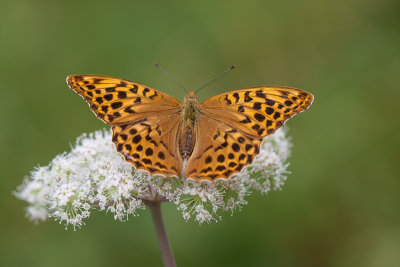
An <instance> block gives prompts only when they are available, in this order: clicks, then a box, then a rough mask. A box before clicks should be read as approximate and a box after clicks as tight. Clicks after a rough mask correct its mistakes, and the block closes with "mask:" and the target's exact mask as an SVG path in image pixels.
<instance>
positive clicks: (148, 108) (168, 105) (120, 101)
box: [67, 75, 182, 125]
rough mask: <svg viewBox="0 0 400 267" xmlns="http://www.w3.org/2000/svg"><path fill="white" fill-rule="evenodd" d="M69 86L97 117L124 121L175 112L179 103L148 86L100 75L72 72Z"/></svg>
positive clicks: (108, 120) (120, 122) (68, 79)
mask: <svg viewBox="0 0 400 267" xmlns="http://www.w3.org/2000/svg"><path fill="white" fill-rule="evenodd" d="M67 83H68V85H69V87H70V88H71V89H73V90H74V91H75V92H77V93H78V94H79V95H81V96H82V97H83V98H84V99H85V100H86V101H87V102H88V103H89V106H90V108H91V110H92V111H93V112H94V113H95V114H96V116H97V117H98V118H100V119H101V120H103V121H104V122H106V123H108V124H110V125H123V124H126V123H129V122H135V121H138V120H140V119H142V118H146V117H149V116H156V115H158V114H160V113H169V114H172V113H175V112H177V110H178V109H179V108H180V107H181V106H182V104H181V103H180V102H179V101H177V100H176V99H175V98H173V97H172V96H169V95H167V94H164V93H162V92H160V91H158V90H155V89H153V88H150V87H148V86H145V85H142V84H139V83H134V82H130V81H127V80H123V79H120V78H115V77H110V76H102V75H71V76H68V78H67Z"/></svg>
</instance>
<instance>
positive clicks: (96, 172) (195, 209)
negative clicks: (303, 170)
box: [15, 129, 291, 228]
mask: <svg viewBox="0 0 400 267" xmlns="http://www.w3.org/2000/svg"><path fill="white" fill-rule="evenodd" d="M290 147H291V143H290V140H289V138H288V137H287V136H286V130H285V129H280V130H278V131H276V132H275V134H273V135H271V136H268V137H266V138H265V139H264V142H263V143H262V144H261V149H260V154H259V155H258V156H257V157H256V158H255V159H254V161H253V163H252V164H251V165H249V166H247V167H245V168H244V169H243V170H242V172H241V173H240V174H237V175H235V176H233V177H232V178H231V179H229V180H217V181H216V182H214V183H209V182H207V183H204V182H195V181H192V180H183V179H177V178H163V177H160V176H157V175H156V176H150V175H149V174H148V173H147V172H144V171H136V170H135V168H134V167H133V165H132V164H130V163H128V162H126V161H125V160H124V159H123V157H122V156H121V155H120V154H119V153H118V152H117V151H116V149H115V145H114V144H113V143H112V141H111V131H109V130H103V131H97V132H94V133H91V134H88V135H87V134H83V135H82V136H80V137H79V138H78V139H77V141H76V144H75V146H74V147H73V148H72V151H71V152H69V153H63V154H60V155H58V156H56V157H55V158H54V159H53V160H52V161H51V162H50V164H49V165H48V166H45V167H38V168H36V169H35V170H34V171H32V172H31V174H30V176H29V177H27V178H25V181H24V183H23V184H22V185H21V186H19V188H18V191H17V192H16V193H15V194H16V196H17V197H18V198H20V199H22V200H25V201H26V202H28V204H29V206H28V208H27V216H28V217H29V218H30V219H31V220H33V221H35V222H37V221H42V220H45V219H46V218H47V217H54V218H55V219H56V220H58V221H60V223H61V222H65V223H66V225H67V226H68V225H69V224H71V225H73V227H74V228H75V227H76V226H78V227H80V226H81V225H83V224H84V219H86V218H87V217H89V216H90V213H91V211H92V210H93V209H99V210H106V211H107V212H111V213H113V215H114V219H116V220H117V219H118V220H120V221H124V220H126V219H128V217H129V216H130V215H133V216H136V215H137V211H138V210H139V209H143V208H144V206H145V204H146V203H148V202H149V201H169V202H171V203H174V204H175V205H176V206H177V209H178V210H179V211H181V212H182V216H183V218H184V219H185V220H188V219H190V218H194V220H196V221H198V222H199V223H200V224H201V223H204V222H210V221H217V220H220V216H221V215H220V214H221V212H222V211H230V212H231V213H233V212H234V211H235V210H238V209H240V208H241V207H242V206H243V205H245V204H247V201H246V200H245V199H246V197H247V196H248V195H250V194H251V193H252V192H254V191H259V192H261V193H263V194H267V193H268V192H270V191H271V190H279V189H280V188H281V187H282V185H283V184H284V181H285V180H286V175H287V174H288V171H287V167H288V163H286V160H287V158H288V156H289V155H290Z"/></svg>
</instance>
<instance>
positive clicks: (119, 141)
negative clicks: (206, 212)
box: [112, 114, 182, 177]
mask: <svg viewBox="0 0 400 267" xmlns="http://www.w3.org/2000/svg"><path fill="white" fill-rule="evenodd" d="M180 118H181V116H180V115H179V114H172V115H159V116H157V117H156V116H153V117H150V118H145V119H142V120H139V121H136V122H134V123H129V124H125V125H116V126H113V139H112V140H113V142H114V143H115V145H116V147H117V150H118V151H119V152H120V153H121V154H122V155H123V156H124V157H125V159H126V160H127V161H129V162H131V163H133V164H134V165H135V167H136V169H144V170H146V171H148V172H149V173H150V174H151V175H154V174H162V175H165V176H167V177H171V176H178V177H181V175H182V156H181V155H180V153H179V151H178V147H179V145H178V140H177V137H178V131H179V129H180V127H181V119H180Z"/></svg>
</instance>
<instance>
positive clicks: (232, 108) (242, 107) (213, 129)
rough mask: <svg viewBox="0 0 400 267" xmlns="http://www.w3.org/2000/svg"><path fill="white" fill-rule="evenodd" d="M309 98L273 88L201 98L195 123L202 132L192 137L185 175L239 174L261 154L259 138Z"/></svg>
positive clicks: (296, 91) (304, 105) (210, 177)
mask: <svg viewBox="0 0 400 267" xmlns="http://www.w3.org/2000/svg"><path fill="white" fill-rule="evenodd" d="M312 101H313V96H312V94H310V93H308V92H306V91H303V90H300V89H295V88H287V87H277V86H273V87H272V86H264V87H255V88H250V89H241V90H236V91H232V92H228V93H223V94H220V95H217V96H214V97H211V98H209V99H207V100H205V101H204V102H203V103H201V104H200V106H199V113H200V114H199V116H198V118H197V121H196V124H197V126H196V127H197V128H196V130H197V132H200V133H201V134H198V135H197V136H196V138H197V140H196V145H195V148H194V151H193V153H192V155H191V157H190V158H189V160H188V163H187V166H186V169H185V177H190V178H193V179H195V180H196V179H208V180H214V179H218V178H229V177H230V176H231V175H232V174H234V173H237V172H240V171H241V170H242V169H243V167H244V166H246V165H248V164H251V163H252V161H253V159H254V157H255V156H256V155H257V154H258V153H259V149H260V144H261V142H262V138H263V137H265V136H267V135H269V134H272V133H273V132H274V131H275V130H277V129H278V128H280V127H282V126H283V124H284V123H285V122H286V120H288V119H289V118H291V117H292V116H293V115H296V114H298V113H300V112H301V111H303V110H306V109H307V108H308V107H309V106H310V105H311V103H312ZM204 132H206V133H207V134H203V133H204ZM207 177H208V178H207Z"/></svg>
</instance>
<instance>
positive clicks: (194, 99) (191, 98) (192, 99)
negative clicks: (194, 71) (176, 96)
mask: <svg viewBox="0 0 400 267" xmlns="http://www.w3.org/2000/svg"><path fill="white" fill-rule="evenodd" d="M183 103H184V105H185V104H187V103H193V104H199V100H197V97H196V94H195V92H193V91H191V92H189V93H188V94H187V96H185V99H184V102H183Z"/></svg>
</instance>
